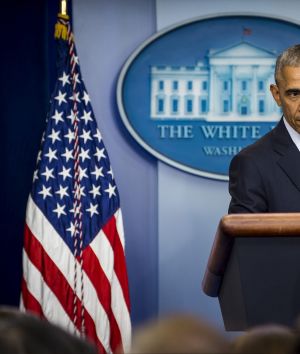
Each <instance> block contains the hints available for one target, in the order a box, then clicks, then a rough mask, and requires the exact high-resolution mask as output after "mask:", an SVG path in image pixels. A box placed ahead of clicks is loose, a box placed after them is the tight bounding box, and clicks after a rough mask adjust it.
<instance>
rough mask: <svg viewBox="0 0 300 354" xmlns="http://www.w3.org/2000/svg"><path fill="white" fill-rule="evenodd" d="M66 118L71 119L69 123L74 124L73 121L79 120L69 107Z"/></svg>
mask: <svg viewBox="0 0 300 354" xmlns="http://www.w3.org/2000/svg"><path fill="white" fill-rule="evenodd" d="M67 118H68V119H70V120H71V123H72V124H74V121H75V120H76V122H78V121H79V119H78V117H77V114H75V112H74V111H73V110H72V109H71V114H70V115H68V116H67Z"/></svg>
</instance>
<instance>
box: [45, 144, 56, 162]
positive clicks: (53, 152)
mask: <svg viewBox="0 0 300 354" xmlns="http://www.w3.org/2000/svg"><path fill="white" fill-rule="evenodd" d="M56 152H57V150H52V149H51V147H49V150H48V153H47V154H45V156H47V157H48V159H49V162H51V161H52V160H57V157H56Z"/></svg>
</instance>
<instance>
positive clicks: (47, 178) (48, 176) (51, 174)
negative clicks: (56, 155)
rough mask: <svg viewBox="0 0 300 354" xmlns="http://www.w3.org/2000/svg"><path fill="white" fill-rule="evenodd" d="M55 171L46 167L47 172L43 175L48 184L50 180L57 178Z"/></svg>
mask: <svg viewBox="0 0 300 354" xmlns="http://www.w3.org/2000/svg"><path fill="white" fill-rule="evenodd" d="M53 170H54V168H51V170H49V168H48V167H47V166H46V169H45V172H43V173H42V175H43V176H45V177H46V181H47V182H48V180H49V178H55V177H54V176H53Z"/></svg>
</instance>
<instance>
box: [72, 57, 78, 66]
mask: <svg viewBox="0 0 300 354" xmlns="http://www.w3.org/2000/svg"><path fill="white" fill-rule="evenodd" d="M71 61H74V62H75V63H76V64H79V59H78V56H77V55H73V56H72V60H71Z"/></svg>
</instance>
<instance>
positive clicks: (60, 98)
mask: <svg viewBox="0 0 300 354" xmlns="http://www.w3.org/2000/svg"><path fill="white" fill-rule="evenodd" d="M65 96H66V93H62V92H61V91H60V90H59V91H58V95H57V96H56V97H54V98H55V99H56V100H57V101H58V105H59V106H60V105H61V104H62V102H65V103H67V101H66V99H65Z"/></svg>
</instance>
